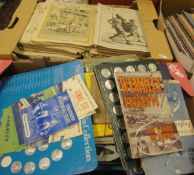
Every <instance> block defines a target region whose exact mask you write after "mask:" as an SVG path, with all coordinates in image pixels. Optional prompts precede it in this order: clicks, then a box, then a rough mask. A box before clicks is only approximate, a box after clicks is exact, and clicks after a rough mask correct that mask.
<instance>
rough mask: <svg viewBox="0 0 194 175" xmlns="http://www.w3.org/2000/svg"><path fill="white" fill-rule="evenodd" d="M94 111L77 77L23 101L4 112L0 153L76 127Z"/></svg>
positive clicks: (90, 99) (0, 131) (91, 102)
mask: <svg viewBox="0 0 194 175" xmlns="http://www.w3.org/2000/svg"><path fill="white" fill-rule="evenodd" d="M61 90H62V91H61ZM96 108H97V105H96V103H95V102H94V100H93V98H92V96H91V95H90V93H89V91H88V90H87V88H86V86H85V84H84V82H83V80H82V79H81V76H80V75H76V76H74V77H72V78H70V79H68V80H66V81H64V82H62V83H60V84H58V85H56V86H54V87H50V88H48V89H46V90H43V91H41V92H39V93H36V94H32V95H31V96H30V97H28V98H22V99H20V100H19V101H18V102H17V103H15V104H13V105H11V106H9V107H7V108H6V109H4V110H3V116H2V124H1V128H0V138H1V139H0V147H1V149H0V154H5V153H9V152H14V151H20V150H23V149H25V148H27V146H28V145H29V144H33V143H36V142H37V141H40V140H42V139H47V138H48V137H49V136H50V135H52V134H55V133H57V132H60V131H61V130H63V129H65V128H68V127H71V126H72V125H75V124H79V119H82V118H84V117H86V116H88V114H92V113H94V112H95V109H96ZM64 134H65V132H64Z"/></svg>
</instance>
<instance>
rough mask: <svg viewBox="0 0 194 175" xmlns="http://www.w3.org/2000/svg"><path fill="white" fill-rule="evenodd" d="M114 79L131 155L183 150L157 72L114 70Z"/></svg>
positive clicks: (139, 156) (138, 156) (148, 154)
mask: <svg viewBox="0 0 194 175" xmlns="http://www.w3.org/2000/svg"><path fill="white" fill-rule="evenodd" d="M115 79H116V84H117V88H118V92H119V97H120V101H121V106H122V112H123V115H124V120H125V125H126V129H127V133H128V138H129V142H130V146H131V154H132V158H142V157H147V156H153V155H159V154H166V153H170V152H177V151H180V150H182V149H183V147H182V143H181V140H180V137H179V134H178V131H177V128H176V125H175V122H174V117H173V114H172V112H171V109H170V107H169V103H168V98H167V93H166V92H165V90H164V85H163V82H162V78H161V74H160V72H136V73H115Z"/></svg>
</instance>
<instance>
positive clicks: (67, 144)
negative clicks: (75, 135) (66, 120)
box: [61, 139, 73, 150]
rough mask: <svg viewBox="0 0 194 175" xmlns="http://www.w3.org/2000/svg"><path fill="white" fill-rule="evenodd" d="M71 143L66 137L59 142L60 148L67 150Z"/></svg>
mask: <svg viewBox="0 0 194 175" xmlns="http://www.w3.org/2000/svg"><path fill="white" fill-rule="evenodd" d="M72 145H73V142H72V140H71V139H66V140H63V141H62V142H61V148H63V149H65V150H67V149H70V148H71V147H72Z"/></svg>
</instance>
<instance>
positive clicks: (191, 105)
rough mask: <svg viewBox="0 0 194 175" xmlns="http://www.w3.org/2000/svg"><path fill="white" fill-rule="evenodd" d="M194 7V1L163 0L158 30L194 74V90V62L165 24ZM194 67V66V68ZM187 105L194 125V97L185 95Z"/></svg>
mask: <svg viewBox="0 0 194 175" xmlns="http://www.w3.org/2000/svg"><path fill="white" fill-rule="evenodd" d="M191 7H194V0H161V2H160V14H159V19H158V25H157V27H158V29H160V30H162V31H165V32H166V36H167V38H168V41H169V43H170V46H171V49H172V50H173V53H174V56H175V58H176V60H177V61H178V62H180V63H181V64H182V65H183V67H184V68H185V69H186V70H187V71H188V72H190V73H193V75H192V77H191V79H190V81H191V84H192V87H193V88H194V68H192V66H193V65H194V60H192V59H191V58H189V57H187V56H186V55H184V54H183V53H182V52H180V51H179V49H178V48H177V46H176V43H175V42H174V40H173V39H172V37H171V35H170V34H169V32H168V30H166V25H165V23H164V18H165V17H167V16H169V15H172V14H175V13H178V12H180V11H181V10H182V9H188V8H191ZM193 67H194V66H193ZM184 97H185V101H186V104H187V108H188V112H189V115H190V117H191V120H192V122H193V125H194V97H190V96H188V95H187V94H185V95H184Z"/></svg>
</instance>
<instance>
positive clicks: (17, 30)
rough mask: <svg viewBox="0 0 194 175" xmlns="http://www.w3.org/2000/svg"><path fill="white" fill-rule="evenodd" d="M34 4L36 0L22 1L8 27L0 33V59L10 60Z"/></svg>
mask: <svg viewBox="0 0 194 175" xmlns="http://www.w3.org/2000/svg"><path fill="white" fill-rule="evenodd" d="M36 3H37V0H30V1H29V0H22V1H21V3H20V5H19V6H18V8H17V9H16V11H15V13H14V14H13V16H12V19H11V21H10V24H9V26H8V27H7V28H6V29H4V30H2V31H1V32H0V38H1V39H0V59H12V56H11V53H12V51H13V50H14V48H15V46H16V44H17V42H18V40H19V38H20V37H21V35H22V33H23V31H24V29H25V27H26V25H27V24H28V21H29V19H30V17H31V15H32V13H33V10H34V8H35V6H36Z"/></svg>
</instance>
